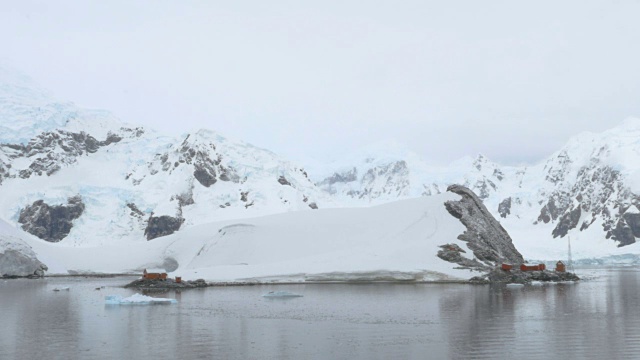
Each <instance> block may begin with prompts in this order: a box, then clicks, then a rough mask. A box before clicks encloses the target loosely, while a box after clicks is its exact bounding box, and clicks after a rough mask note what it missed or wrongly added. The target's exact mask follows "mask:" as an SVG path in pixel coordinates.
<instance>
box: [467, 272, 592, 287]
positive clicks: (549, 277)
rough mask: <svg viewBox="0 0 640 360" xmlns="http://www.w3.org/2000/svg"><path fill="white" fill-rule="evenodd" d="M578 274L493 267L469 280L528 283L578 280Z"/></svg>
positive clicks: (478, 282)
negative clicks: (507, 269)
mask: <svg viewBox="0 0 640 360" xmlns="http://www.w3.org/2000/svg"><path fill="white" fill-rule="evenodd" d="M579 280H580V278H579V277H578V275H576V274H574V273H571V272H558V271H549V270H542V271H521V270H517V269H514V270H509V271H505V270H502V269H494V270H492V271H490V272H488V273H486V274H484V275H482V276H476V277H474V278H471V279H470V280H469V282H470V283H474V284H493V283H511V284H529V283H531V282H533V281H539V282H564V281H579Z"/></svg>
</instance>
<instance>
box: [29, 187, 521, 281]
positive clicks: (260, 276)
mask: <svg viewBox="0 0 640 360" xmlns="http://www.w3.org/2000/svg"><path fill="white" fill-rule="evenodd" d="M462 198H464V196H463V197H462ZM460 199H461V196H460V195H458V194H454V193H451V192H449V193H446V194H441V195H437V196H433V197H421V198H416V199H410V200H404V201H397V202H393V203H390V204H384V205H380V206H375V207H368V208H343V209H320V210H318V211H314V212H311V211H297V212H289V213H284V214H276V215H270V216H264V217H257V218H251V219H242V220H228V221H219V222H212V223H208V224H203V225H198V226H193V227H190V228H188V229H185V230H181V231H179V232H176V233H174V234H172V235H168V236H164V237H162V238H159V239H156V240H154V241H148V242H147V241H144V242H135V243H132V244H124V243H114V244H107V245H102V246H100V247H99V248H98V247H68V246H61V245H60V244H57V243H49V242H45V241H41V240H39V239H37V238H35V237H33V236H29V237H27V238H28V241H29V244H30V245H31V246H32V247H33V249H34V250H35V252H36V253H38V256H39V257H41V258H42V260H43V261H44V262H45V263H46V264H47V265H48V267H49V273H50V274H68V273H71V274H75V273H141V272H142V270H143V269H144V268H164V269H166V270H167V271H169V272H171V274H170V275H171V276H173V275H177V276H182V277H183V278H184V279H197V278H204V279H206V280H208V281H223V282H273V281H276V282H283V281H284V282H290V281H295V282H305V281H380V280H396V281H397V280H400V281H436V280H456V279H457V280H465V279H469V278H471V277H473V276H477V275H480V274H481V273H480V272H478V271H472V270H470V269H468V268H463V267H464V266H463V267H461V265H460V263H469V264H479V266H480V267H483V266H495V261H496V260H497V261H501V259H505V258H508V257H509V256H516V257H518V256H520V255H519V254H515V255H509V254H508V252H509V251H513V246H512V245H511V242H510V240H509V239H507V238H505V239H504V240H505V241H504V242H496V243H495V244H496V245H497V244H499V245H498V246H496V247H493V246H489V247H487V246H486V244H487V243H486V242H485V245H483V244H482V243H481V242H477V241H475V239H474V240H470V241H468V242H467V241H463V240H460V239H458V236H459V235H460V234H462V233H463V232H464V231H465V230H469V229H470V228H469V227H465V225H463V223H462V222H461V221H460V220H459V219H457V218H456V217H454V216H452V215H451V214H450V213H449V212H448V211H447V209H446V208H445V206H444V203H445V202H447V201H456V200H460ZM472 213H473V212H472ZM472 213H468V214H467V215H470V214H472ZM477 219H478V220H479V221H480V222H487V221H488V222H491V221H492V219H491V218H484V217H483V216H482V215H480V216H478V218H477ZM476 230H477V229H476ZM470 231H471V230H470ZM474 237H475V236H474ZM479 237H482V236H479ZM491 237H492V236H491ZM484 238H485V240H487V239H488V238H489V237H488V236H484ZM469 244H472V245H469ZM471 248H475V249H476V250H479V249H482V250H480V252H475V251H476V250H471ZM490 248H491V249H490ZM98 249H99V250H98ZM443 249H445V250H447V249H454V252H455V257H457V259H449V260H447V259H448V257H447V256H443V255H441V252H442V251H443ZM509 249H511V250H509ZM456 250H457V251H456ZM481 253H483V254H489V253H491V254H495V255H496V256H497V257H498V258H496V259H493V260H490V259H488V258H487V259H484V260H479V259H482V257H481ZM471 266H472V267H473V265H471Z"/></svg>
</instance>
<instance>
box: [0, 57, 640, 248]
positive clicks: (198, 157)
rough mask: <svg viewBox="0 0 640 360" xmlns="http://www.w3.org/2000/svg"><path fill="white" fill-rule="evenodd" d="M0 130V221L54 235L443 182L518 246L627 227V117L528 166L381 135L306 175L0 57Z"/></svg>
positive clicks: (634, 201) (318, 204) (419, 189)
mask: <svg viewBox="0 0 640 360" xmlns="http://www.w3.org/2000/svg"><path fill="white" fill-rule="evenodd" d="M0 130H1V131H0V219H4V220H6V221H7V222H9V223H11V224H14V225H15V226H16V227H19V228H22V229H24V230H25V231H27V232H29V233H31V234H33V235H35V236H37V237H39V238H41V239H43V240H45V241H49V242H59V243H60V245H62V246H97V245H105V244H112V243H118V242H123V243H131V242H136V241H139V242H144V241H145V240H153V239H156V238H158V237H162V236H166V235H169V234H172V233H174V232H176V231H182V230H185V229H187V228H190V227H192V226H195V225H198V224H204V223H210V222H213V221H224V220H229V219H243V218H250V217H255V216H262V215H268V214H275V213H281V212H289V211H298V210H305V211H312V210H314V209H317V208H327V207H350V206H357V207H360V206H371V205H376V204H382V203H386V202H391V201H396V200H400V199H407V198H414V197H422V196H433V195H438V194H442V193H444V192H445V191H446V189H447V187H448V186H449V185H451V184H461V185H464V186H466V187H468V188H470V189H471V190H473V191H474V192H475V193H476V194H478V196H479V198H480V199H482V200H483V202H484V204H485V205H486V206H487V208H488V209H489V210H490V211H491V212H492V213H493V214H494V215H495V216H496V217H500V219H501V222H502V224H503V225H504V226H505V227H506V228H507V229H508V230H509V232H510V233H511V234H512V235H513V237H514V242H515V243H516V246H518V247H521V246H524V247H525V248H526V249H529V250H530V251H531V252H529V253H527V252H526V251H524V252H523V253H525V254H526V256H529V257H539V258H548V257H550V256H553V257H554V258H562V257H564V256H566V253H561V251H562V252H564V250H561V249H565V248H566V247H565V246H564V245H563V244H566V240H565V239H566V236H567V235H570V236H571V237H572V238H573V239H575V240H574V241H573V247H574V254H575V256H576V257H577V258H578V257H581V256H582V257H597V256H600V255H601V256H605V255H608V254H610V253H611V251H612V250H613V249H615V248H616V247H617V246H624V247H625V248H627V245H630V244H633V243H635V242H636V238H638V237H640V210H639V208H640V204H639V201H638V195H636V194H638V193H640V171H638V169H639V167H638V166H636V165H635V159H637V155H638V153H639V152H640V145H639V144H640V120H635V119H630V120H627V121H625V122H623V123H622V124H621V125H619V126H617V127H615V128H613V129H611V130H609V131H606V132H603V133H601V134H592V133H585V134H581V135H578V136H576V137H575V138H573V139H571V140H570V141H569V142H568V144H567V145H566V146H565V147H563V148H562V149H560V150H559V151H557V152H556V153H554V154H552V155H551V156H550V157H549V158H548V159H545V160H544V161H542V162H540V163H538V164H535V165H532V166H502V165H499V164H497V163H494V162H492V161H490V160H489V159H487V158H486V157H484V156H482V155H479V156H477V157H476V158H470V157H469V158H463V159H460V160H458V161H456V162H454V163H453V164H451V165H450V166H447V167H434V166H430V165H427V164H426V163H425V162H423V161H422V160H421V159H420V158H419V156H417V155H416V154H415V153H413V152H411V151H410V150H408V149H407V148H405V147H403V146H402V145H400V144H398V143H393V142H392V143H384V144H377V145H374V146H370V147H368V148H366V149H363V150H361V151H359V152H357V153H355V154H353V155H351V156H345V157H344V158H343V159H341V161H340V162H339V163H334V164H329V165H326V166H324V167H323V168H320V169H319V170H318V171H317V172H315V173H307V171H305V170H304V169H303V168H302V167H301V166H300V165H296V164H294V163H292V162H290V161H287V160H286V159H283V158H281V157H279V156H278V155H276V154H274V153H272V152H270V151H268V150H264V149H260V148H257V147H254V146H252V145H250V144H246V143H244V142H242V141H238V140H232V139H228V138H225V137H223V136H222V135H220V134H217V133H215V132H214V131H211V130H198V131H193V132H190V133H185V134H182V135H179V136H173V137H166V136H161V135H159V134H157V133H156V132H154V131H153V129H147V128H142V127H139V126H135V125H129V124H125V123H122V122H121V121H119V120H118V119H117V118H116V117H115V116H113V115H112V114H110V113H108V112H106V111H96V110H87V109H82V108H80V107H78V106H76V105H74V104H73V103H68V102H60V101H58V100H56V99H55V98H53V97H52V96H51V95H50V94H49V93H47V92H46V91H44V90H42V89H40V88H39V87H38V86H37V85H35V84H34V83H33V82H32V81H31V80H29V79H28V77H26V76H24V75H21V74H19V73H17V72H15V71H9V70H5V69H2V68H0ZM559 245H562V246H559ZM549 249H554V250H553V251H555V252H554V253H553V254H550V253H549ZM629 251H630V252H632V251H631V250H629Z"/></svg>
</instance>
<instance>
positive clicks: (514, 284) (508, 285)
mask: <svg viewBox="0 0 640 360" xmlns="http://www.w3.org/2000/svg"><path fill="white" fill-rule="evenodd" d="M521 286H524V284H519V283H508V284H507V287H513V288H517V287H521Z"/></svg>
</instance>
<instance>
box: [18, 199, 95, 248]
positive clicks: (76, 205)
mask: <svg viewBox="0 0 640 360" xmlns="http://www.w3.org/2000/svg"><path fill="white" fill-rule="evenodd" d="M84 208H85V205H84V203H83V202H82V199H81V198H80V197H79V196H74V197H71V198H69V199H68V201H67V204H65V205H55V206H50V205H48V204H46V203H45V202H44V201H43V200H38V201H36V202H34V203H33V204H32V205H30V206H27V207H26V208H24V209H22V211H20V217H19V219H18V222H19V223H20V224H22V229H24V230H25V231H27V232H28V233H30V234H33V235H35V236H37V237H39V238H40V239H43V240H46V241H50V242H58V241H60V240H62V239H64V238H65V237H66V236H67V235H68V234H69V232H70V231H71V228H73V220H75V219H77V218H79V217H80V215H82V212H83V211H84Z"/></svg>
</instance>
